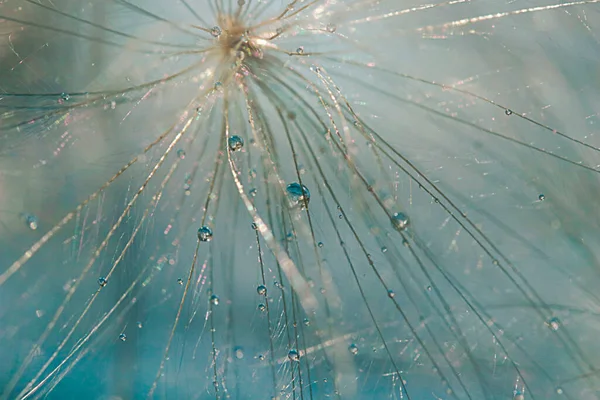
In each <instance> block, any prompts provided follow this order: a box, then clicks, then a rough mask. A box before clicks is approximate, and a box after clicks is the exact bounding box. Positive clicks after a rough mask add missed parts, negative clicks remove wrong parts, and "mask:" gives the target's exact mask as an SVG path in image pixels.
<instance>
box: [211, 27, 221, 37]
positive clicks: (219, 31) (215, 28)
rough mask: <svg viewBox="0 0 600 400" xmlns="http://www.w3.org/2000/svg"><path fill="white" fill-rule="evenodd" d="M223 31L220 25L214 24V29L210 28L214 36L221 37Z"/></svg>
mask: <svg viewBox="0 0 600 400" xmlns="http://www.w3.org/2000/svg"><path fill="white" fill-rule="evenodd" d="M221 33H222V31H221V28H219V27H218V26H213V27H212V29H211V30H210V34H211V35H212V36H213V37H219V36H221Z"/></svg>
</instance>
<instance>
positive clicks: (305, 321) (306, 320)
mask: <svg viewBox="0 0 600 400" xmlns="http://www.w3.org/2000/svg"><path fill="white" fill-rule="evenodd" d="M302 322H303V323H304V326H310V320H309V319H308V318H304V319H303V320H302Z"/></svg>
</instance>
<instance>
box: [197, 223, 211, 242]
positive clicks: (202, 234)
mask: <svg viewBox="0 0 600 400" xmlns="http://www.w3.org/2000/svg"><path fill="white" fill-rule="evenodd" d="M212 238H213V232H212V230H211V229H210V228H209V227H208V226H203V227H201V228H200V229H198V239H199V240H200V241H201V242H210V241H211V240H212Z"/></svg>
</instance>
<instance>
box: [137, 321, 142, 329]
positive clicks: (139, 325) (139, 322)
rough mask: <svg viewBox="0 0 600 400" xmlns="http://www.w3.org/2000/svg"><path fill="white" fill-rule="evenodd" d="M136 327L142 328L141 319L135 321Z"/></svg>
mask: <svg viewBox="0 0 600 400" xmlns="http://www.w3.org/2000/svg"><path fill="white" fill-rule="evenodd" d="M137 327H138V329H142V327H143V325H142V322H141V321H138V322H137Z"/></svg>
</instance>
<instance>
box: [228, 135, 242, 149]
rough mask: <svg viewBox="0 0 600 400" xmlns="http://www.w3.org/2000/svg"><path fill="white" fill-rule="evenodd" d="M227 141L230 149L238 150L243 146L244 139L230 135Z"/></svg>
mask: <svg viewBox="0 0 600 400" xmlns="http://www.w3.org/2000/svg"><path fill="white" fill-rule="evenodd" d="M228 143H229V150H231V151H240V150H241V149H242V148H243V147H244V139H242V138H241V137H239V136H235V135H234V136H231V137H230V138H229V140H228Z"/></svg>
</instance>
